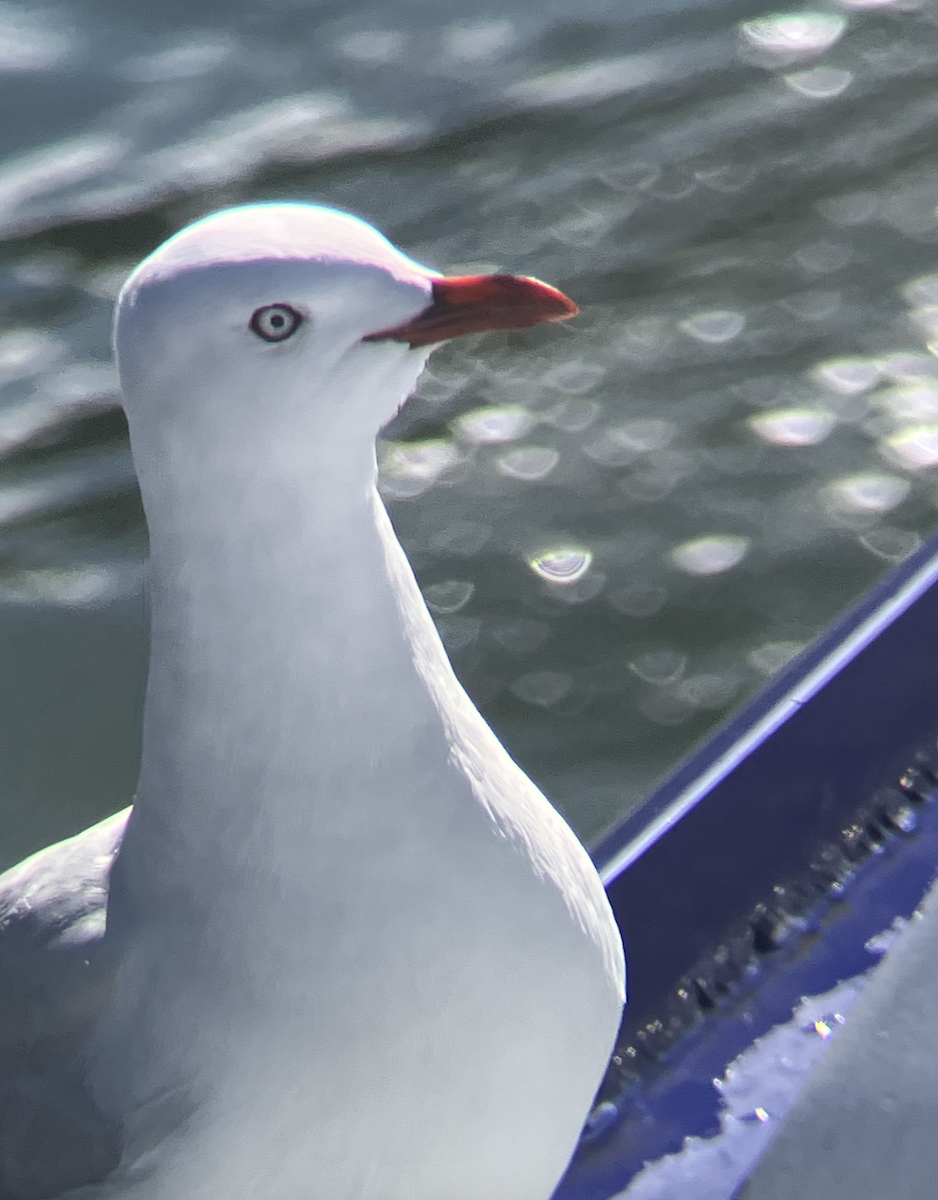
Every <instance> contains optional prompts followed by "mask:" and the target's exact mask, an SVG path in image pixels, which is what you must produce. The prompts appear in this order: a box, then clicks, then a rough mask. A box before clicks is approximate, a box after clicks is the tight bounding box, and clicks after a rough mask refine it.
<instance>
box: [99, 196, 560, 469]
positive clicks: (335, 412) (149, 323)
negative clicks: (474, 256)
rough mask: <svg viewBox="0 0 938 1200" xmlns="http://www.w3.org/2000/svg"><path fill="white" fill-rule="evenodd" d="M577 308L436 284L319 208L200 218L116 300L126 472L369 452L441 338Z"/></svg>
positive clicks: (483, 281) (516, 291)
mask: <svg viewBox="0 0 938 1200" xmlns="http://www.w3.org/2000/svg"><path fill="white" fill-rule="evenodd" d="M576 311H577V310H576V306H575V305H574V304H573V303H572V301H570V300H568V299H567V298H566V297H565V296H564V295H563V294H562V293H561V292H558V291H557V290H556V289H555V288H552V287H550V286H548V285H547V284H545V283H541V282H540V281H538V280H534V279H529V278H525V277H519V276H514V275H503V274H496V275H477V276H461V277H446V276H443V275H440V274H439V273H438V272H436V271H433V270H431V269H429V268H427V267H424V266H422V265H420V264H419V263H416V262H414V261H413V260H412V259H410V258H408V257H407V256H406V255H405V254H403V253H402V252H401V251H400V250H398V249H397V248H396V247H394V246H393V245H392V244H391V243H390V242H389V241H388V240H387V239H386V238H384V237H383V236H382V235H381V234H380V233H378V231H377V230H375V229H374V228H372V227H371V226H370V225H368V224H367V223H365V222H364V221H361V220H359V219H357V218H356V217H353V216H349V215H348V214H345V213H341V212H337V211H335V210H334V209H329V208H323V207H320V206H316V205H309V204H255V205H246V206H243V207H239V208H232V209H227V210H224V211H222V212H219V213H215V214H214V215H212V216H209V217H206V218H204V219H203V220H200V221H197V222H195V223H194V224H192V225H190V226H188V227H187V228H185V229H183V230H181V231H180V232H179V233H177V234H176V235H175V236H173V237H171V238H170V239H169V240H168V241H167V242H165V243H164V244H163V245H162V246H160V247H159V248H158V249H157V250H156V251H155V252H154V253H153V254H151V255H150V256H149V257H148V258H147V259H145V260H144V261H143V262H142V263H141V264H140V265H139V266H138V267H137V268H136V270H135V271H134V272H133V273H132V275H131V276H130V278H129V279H128V281H127V283H126V284H125V285H124V288H123V290H122V292H121V295H120V298H119V300H118V306H117V316H116V323H115V350H116V355H117V361H118V366H119V370H120V375H121V385H122V390H123V395H124V406H125V409H126V412H127V417H128V421H129V424H130V430H131V441H132V444H133V447H134V455H135V459H136V461H137V466H138V471H140V472H141V474H142V475H143V474H146V470H145V468H146V464H147V461H149V462H150V463H151V464H152V463H153V462H154V461H156V462H158V463H159V464H160V465H161V473H162V472H163V471H165V470H169V471H170V473H171V469H170V464H171V463H172V461H173V460H174V459H177V460H178V459H179V458H180V457H186V458H188V459H190V460H191V462H192V463H193V464H196V465H198V464H199V463H201V464H203V465H205V464H207V463H208V462H209V461H210V460H212V459H213V458H219V457H220V456H224V457H225V458H226V459H227V461H228V462H229V463H232V462H237V461H242V460H243V461H245V462H248V461H250V460H251V458H252V456H260V455H263V453H264V451H265V449H267V450H269V451H270V452H272V453H273V454H275V455H279V456H280V457H281V458H284V457H289V455H290V453H291V450H292V451H293V452H295V453H299V450H300V448H302V447H305V448H306V449H307V451H308V450H309V448H310V447H311V446H319V447H321V448H325V449H326V450H327V452H329V453H331V454H333V455H335V454H341V453H343V452H344V449H345V448H346V447H349V446H351V445H352V444H360V445H367V446H368V447H369V453H371V450H370V447H371V446H372V445H373V441H374V436H375V434H376V433H377V432H378V430H379V429H380V427H381V426H382V425H384V424H385V423H386V422H387V421H388V420H390V419H391V417H393V416H394V414H395V413H396V411H397V409H398V408H399V407H400V405H401V404H402V402H403V401H404V400H405V399H406V397H407V396H408V395H409V394H410V393H411V392H412V391H413V389H414V387H415V386H416V382H417V379H418V377H419V375H420V372H421V371H422V369H423V366H424V363H425V361H426V359H427V357H428V355H429V353H430V351H431V350H432V349H433V348H434V347H435V346H436V345H438V344H439V343H440V342H444V341H446V340H448V339H449V338H453V337H457V336H460V335H463V334H469V333H479V332H483V331H485V330H494V329H514V328H522V327H526V326H531V325H537V324H541V323H544V322H550V321H560V320H565V319H566V318H567V317H570V316H573V315H574V314H575V313H576ZM141 468H144V469H143V470H142V471H141ZM141 482H142V483H145V480H144V479H143V478H141Z"/></svg>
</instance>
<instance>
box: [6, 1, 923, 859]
mask: <svg viewBox="0 0 938 1200" xmlns="http://www.w3.org/2000/svg"><path fill="white" fill-rule="evenodd" d="M936 62H938V3H935V0H897V2H894V3H889V2H876V0H851V2H849V3H848V2H842V3H840V4H827V3H818V4H816V5H811V6H808V5H806V6H805V7H803V8H798V9H795V8H793V9H790V10H789V11H788V12H787V13H786V14H782V15H779V14H778V13H774V14H773V13H772V12H771V10H770V9H767V8H762V7H760V6H759V5H758V4H754V3H749V2H746V3H742V2H729V0H726V2H723V0H710V2H709V3H707V4H705V5H703V4H694V5H689V4H687V3H685V2H683V0H670V2H668V3H662V0H655V2H654V3H651V2H650V0H640V2H633V3H628V4H624V3H619V4H613V3H603V2H600V0H581V3H580V4H578V5H577V8H576V16H575V17H571V15H570V10H569V6H567V5H563V4H560V3H553V4H533V3H523V2H521V0H515V3H505V2H501V3H499V4H498V5H495V4H489V3H486V2H485V0H458V2H457V3H454V4H450V5H446V6H439V5H434V4H429V3H425V2H424V0H393V3H392V2H390V0H388V2H386V3H385V4H383V5H381V6H380V7H369V6H368V5H366V4H363V3H355V2H351V3H350V2H346V3H343V4H341V5H340V4H330V3H321V4H318V5H310V4H308V3H306V2H305V0H304V2H303V3H300V2H299V0H267V2H266V3H262V2H260V0H252V2H251V3H231V2H230V0H226V2H225V3H224V4H221V3H218V4H217V5H214V6H213V4H212V3H211V2H210V0H206V2H205V3H203V4H202V5H200V6H199V7H198V10H197V12H196V13H195V14H194V13H193V9H192V6H191V5H183V4H177V3H173V2H170V0H166V2H163V3H161V4H159V5H153V4H143V3H125V4H123V5H121V6H118V7H117V8H115V6H114V5H112V4H105V3H103V2H98V0H72V2H71V3H68V4H58V3H51V2H50V3H42V2H37V0H31V2H30V3H29V4H28V5H27V4H22V5H18V4H14V3H4V4H0V106H2V111H3V112H4V113H5V114H12V118H13V119H10V118H8V119H6V120H4V121H3V122H2V123H0V154H2V156H3V157H2V160H0V237H2V242H0V304H2V305H3V321H2V324H0V455H2V461H0V551H2V556H0V601H2V604H3V607H2V608H0V630H2V632H0V661H2V663H3V665H4V667H5V670H4V671H3V679H4V687H3V696H4V699H3V701H2V706H3V709H4V711H5V712H6V719H5V720H4V721H3V722H0V726H2V728H0V762H2V763H3V768H2V781H3V794H4V812H5V815H4V826H3V830H4V841H3V843H2V847H0V858H2V860H3V861H13V860H15V859H16V858H18V857H19V856H20V855H21V854H23V853H25V852H26V851H27V850H29V849H31V848H34V847H35V846H37V845H40V844H43V843H44V842H46V841H48V840H49V838H50V837H54V836H59V835H63V834H65V833H68V832H72V831H74V830H76V829H78V828H80V827H82V826H83V825H84V824H86V823H87V822H88V821H89V820H91V819H93V817H95V816H97V815H103V814H104V813H106V812H108V811H111V810H112V809H113V808H115V807H116V806H118V805H119V804H121V803H123V802H124V801H125V800H126V799H127V798H128V797H129V794H130V792H131V790H132V787H133V777H134V771H135V754H136V736H137V729H138V722H139V704H140V684H141V679H142V672H143V650H142V646H143V641H142V638H143V622H142V614H141V604H140V589H141V581H142V564H143V560H144V555H145V530H144V526H143V522H142V517H141V513H140V508H139V503H138V501H137V498H136V494H135V491H134V484H133V475H132V471H131V468H130V463H129V457H128V454H127V448H126V441H125V430H124V424H123V419H122V417H121V415H120V413H119V411H118V410H117V408H116V395H115V380H114V375H113V371H112V369H111V367H110V363H109V351H108V325H109V319H110V309H111V304H112V301H113V297H114V295H115V294H116V291H117V289H118V287H119V285H120V282H121V280H122V278H123V277H124V275H125V274H126V272H127V270H128V269H129V267H130V266H131V265H132V264H133V262H134V261H135V260H137V259H138V258H139V257H141V256H142V255H143V254H145V253H146V252H148V251H149V250H150V249H152V247H153V246H154V245H156V244H157V243H158V242H159V241H160V240H161V239H162V238H163V237H164V236H165V235H167V234H169V233H170V232H172V231H173V230H175V229H176V228H178V227H179V226H180V225H181V224H183V223H184V222H185V221H187V220H189V219H191V218H193V217H195V216H198V215H201V214H203V213H205V212H208V211H211V210H212V209H214V208H217V207H219V206H221V205H224V204H230V203H235V202H240V201H244V200H251V199H264V198H302V199H315V200H318V201H322V202H325V203H330V204H334V205H337V206H339V207H342V208H347V209H350V210H352V211H354V212H356V213H358V214H360V215H362V216H364V217H366V218H367V219H369V220H371V221H373V222H374V223H375V224H377V225H378V226H379V227H380V228H381V229H383V230H384V231H385V232H386V233H388V235H389V236H390V237H391V238H392V239H393V240H394V241H396V242H397V243H398V244H400V245H401V246H402V247H403V248H404V249H406V250H407V251H408V252H409V253H410V254H412V255H413V256H414V257H416V258H418V259H421V260H423V261H426V262H428V263H430V264H432V265H434V266H438V267H440V268H441V269H445V270H452V271H457V272H466V271H471V270H478V269H486V268H506V269H511V270H515V271H520V272H523V273H531V274H537V275H540V276H542V277H544V278H545V279H548V280H550V281H551V282H553V283H555V284H557V285H559V286H561V287H563V288H564V290H566V291H567V292H569V294H571V295H572V296H573V297H574V298H575V299H576V300H577V301H578V303H580V305H581V307H582V315H581V317H580V318H579V319H578V320H576V321H573V322H570V323H568V324H566V325H564V326H562V327H554V328H549V329H543V330H534V331H528V332H524V333H514V334H499V335H492V336H489V337H486V338H484V339H483V338H478V339H471V340H467V341H465V342H462V343H454V344H453V345H451V346H448V347H446V348H445V349H443V350H441V351H440V352H438V353H437V354H436V355H435V356H434V358H433V360H432V364H431V369H430V371H429V372H428V374H427V376H426V377H425V379H424V381H423V384H422V387H421V390H420V394H419V395H418V397H417V398H415V400H414V401H413V402H412V403H411V404H410V405H408V406H407V408H406V409H405V411H404V412H403V413H402V414H401V417H400V418H399V419H398V420H397V422H396V423H395V425H394V426H393V428H391V429H389V430H388V431H387V437H386V441H385V443H384V445H383V446H382V448H381V461H382V465H383V489H384V492H385V496H386V499H387V501H388V503H389V507H390V510H391V513H392V517H393V520H394V522H395V524H396V526H397V528H398V530H399V532H400V534H401V537H402V540H403V541H404V544H405V547H406V549H407V551H408V553H409V555H410V557H411V559H412V561H413V562H414V564H415V567H416V569H417V572H418V575H419V577H420V580H421V583H422V584H423V586H424V587H425V589H426V594H427V598H428V601H429V602H430V604H431V607H432V609H433V611H434V613H435V615H436V617H437V620H438V622H439V624H440V627H441V630H442V633H443V636H444V638H445V640H446V642H447V644H448V646H449V648H450V651H451V653H452V655H453V658H454V661H455V663H456V666H457V668H458V670H459V672H460V674H461V676H462V677H463V679H464V681H465V682H466V684H467V686H468V687H469V689H470V691H471V692H472V693H473V695H474V696H475V697H476V699H477V701H478V702H479V703H480V705H481V706H482V707H483V708H484V710H485V712H486V714H487V716H488V717H489V719H490V720H491V721H492V723H493V724H494V725H495V727H496V728H497V729H498V730H499V732H500V734H501V735H502V736H503V738H504V739H505V741H506V742H507V744H508V745H509V746H510V747H511V748H512V750H513V752H514V753H515V754H516V756H517V757H518V758H519V760H520V761H521V762H522V764H523V765H524V766H525V767H526V768H527V769H528V770H529V771H530V772H531V773H532V774H533V775H534V776H535V777H536V778H537V779H538V780H539V782H541V784H542V785H543V786H544V787H545V788H546V790H547V791H548V792H549V793H550V794H551V795H552V796H554V797H555V798H556V799H557V800H558V801H559V802H560V803H561V805H562V806H563V808H564V809H565V811H566V812H567V813H568V815H569V816H570V818H571V819H572V821H573V822H574V824H575V825H576V826H577V827H578V828H579V829H580V830H581V832H582V833H583V834H584V836H587V837H592V836H595V835H596V834H597V833H598V832H599V831H600V830H601V829H602V828H603V827H605V826H606V825H607V824H608V823H609V822H610V821H611V820H613V819H614V818H615V817H616V816H617V815H619V814H620V813H622V812H624V811H626V810H627V809H628V808H629V807H631V806H633V805H634V804H635V803H636V802H637V801H638V800H639V798H640V797H641V795H642V794H643V792H644V791H645V790H646V789H647V787H648V786H649V785H650V783H651V781H652V780H653V779H654V778H655V777H656V776H657V775H659V774H660V773H661V772H662V771H664V770H665V769H667V767H668V766H669V765H671V764H672V763H673V762H674V761H675V760H676V759H677V758H678V757H679V756H680V755H681V754H682V753H684V752H686V750H687V749H689V747H690V746H691V745H692V744H693V743H694V742H695V741H696V740H697V739H699V738H700V737H701V736H702V735H703V734H704V733H705V732H706V731H707V730H708V729H709V728H711V727H712V726H713V724H714V723H715V722H717V721H719V720H720V719H721V718H722V717H724V716H725V715H726V714H727V713H728V712H729V711H731V710H732V708H733V706H735V705H738V704H740V703H741V702H743V701H744V700H745V699H746V697H747V696H749V695H750V694H751V693H752V692H753V690H754V689H755V688H757V687H758V686H759V685H760V683H761V682H763V681H764V680H765V679H766V678H767V677H769V676H770V675H771V674H772V673H773V672H774V671H776V670H778V669H779V668H780V667H781V666H782V665H784V663H785V662H787V661H788V660H789V659H790V658H791V657H792V655H794V654H795V653H797V651H798V649H799V648H800V647H801V646H802V645H803V644H804V643H805V642H806V641H807V640H808V639H809V638H810V637H811V636H812V635H813V634H814V633H815V632H816V631H817V630H818V629H820V628H821V627H822V626H823V625H824V624H825V623H826V622H827V621H829V620H830V619H831V617H832V616H833V615H834V614H835V613H836V612H837V611H838V610H839V609H841V608H842V607H843V606H844V605H845V604H846V603H847V602H849V601H850V599H852V598H853V597H854V596H855V595H856V594H857V593H858V592H860V591H861V590H862V589H863V588H864V587H866V586H868V585H869V584H870V583H871V582H872V581H873V580H874V579H875V578H877V576H879V575H880V574H881V573H882V571H883V570H884V569H886V568H887V567H889V566H890V565H891V564H892V563H894V562H897V561H900V560H901V559H902V558H903V557H905V556H906V555H907V554H909V553H910V552H911V551H912V550H913V549H914V548H915V547H916V546H917V545H918V544H919V542H920V540H921V538H922V537H923V536H924V535H925V534H927V533H928V531H929V530H930V529H932V527H933V526H934V524H935V510H936V505H938V486H936V475H935V471H936V467H938V359H936V358H935V357H934V356H933V354H932V353H931V352H930V351H929V343H930V341H931V340H932V339H933V338H934V337H935V336H936V333H938V255H936V252H935V246H936V240H938V218H936V212H935V206H936V204H938V150H936V149H935V147H936V145H938V140H936V138H935V130H934V126H935V123H936V118H938V100H936V98H935V97H936V95H938V92H936V89H935V74H936V68H935V65H934V64H935V63H936Z"/></svg>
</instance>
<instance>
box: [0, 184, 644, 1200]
mask: <svg viewBox="0 0 938 1200" xmlns="http://www.w3.org/2000/svg"><path fill="white" fill-rule="evenodd" d="M575 311H576V309H575V306H574V305H573V304H572V303H571V302H570V301H569V300H567V298H566V297H565V296H563V295H562V294H561V293H560V292H558V291H556V290H555V289H554V288H551V287H548V286H547V285H546V284H544V283H540V282H538V281H537V280H533V279H528V278H519V277H516V276H511V275H487V276H472V277H459V278H446V277H443V276H440V275H439V274H437V273H436V272H434V271H431V270H429V269H427V268H426V267H423V266H420V265H419V264H418V263H415V262H413V261H412V260H411V259H409V258H408V257H406V256H405V255H404V254H403V253H401V252H400V251H399V250H397V249H396V248H395V247H394V246H392V245H391V244H390V243H389V242H388V241H386V240H385V239H384V238H383V237H382V236H381V235H380V234H379V233H378V232H377V231H376V230H374V229H373V228H372V227H371V226H369V225H367V224H365V223H364V222H362V221H360V220H358V219H356V218H354V217H351V216H347V215H345V214H343V213H340V212H336V211H334V210H332V209H328V208H320V207H316V206H313V205H305V204H259V205H249V206H246V207H241V208H234V209H229V210H226V211H223V212H220V213H217V214H215V215H214V216H210V217H207V218H205V219H204V220H201V221H198V222H196V223H195V224H194V225H191V226H189V227H188V228H186V229H184V230H182V232H180V233H178V234H176V235H175V236H174V237H172V238H170V239H169V241H167V242H166V243H165V244H164V245H163V246H161V247H160V248H159V249H158V250H156V251H155V253H153V254H152V255H151V256H150V257H149V258H147V259H146V260H145V261H144V262H143V263H141V265H140V266H139V267H137V269H136V270H135V271H134V273H133V274H132V275H131V276H130V279H129V280H128V281H127V283H126V285H125V287H124V289H123V291H122V293H121V295H120V298H119V301H118V305H117V316H116V326H115V347H116V355H117V360H118V365H119V369H120V377H121V386H122V391H123V398H124V405H125V408H126V412H127V419H128V422H129V426H130V440H131V446H132V449H133V457H134V463H135V466H136V470H137V475H138V478H139V481H140V489H141V491H142V494H143V502H144V507H145V510H146V516H147V523H148V526H149V533H150V582H149V598H150V608H151V621H152V628H151V656H150V674H149V681H148V685H147V693H146V711H145V719H144V731H143V757H142V767H141V773H140V781H139V786H138V789H137V794H136V799H135V803H134V807H133V810H132V812H130V815H129V816H128V813H127V812H124V813H119V814H117V815H116V816H114V817H111V818H109V819H108V820H106V821H103V822H102V823H101V824H99V825H96V826H94V827H93V828H92V829H89V830H87V831H86V832H85V833H82V834H80V835H79V836H78V837H75V838H72V839H70V840H69V841H66V842H62V843H60V844H59V845H56V846H52V847H51V848H49V849H47V850H43V851H41V852H40V853H38V854H36V855H34V856H33V857H31V858H29V859H27V860H26V861H25V862H23V863H21V864H20V865H19V866H17V867H14V868H13V869H12V870H10V871H8V872H7V873H6V874H5V875H4V876H2V877H0V1198H2V1200H40V1198H43V1197H53V1196H54V1197H68V1198H69V1200H78V1198H79V1197H80V1198H82V1200H85V1198H88V1200H92V1198H93V1200H106V1198H107V1200H110V1198H112V1197H113V1198H118V1197H119V1198H126V1200H548V1198H549V1197H550V1195H551V1192H552V1191H553V1189H554V1187H555V1185H556V1184H557V1182H558V1180H559V1178H560V1177H561V1175H562V1173H563V1171H564V1169H565V1167H566V1165H567V1163H568V1161H569V1159H570V1156H571V1154H572V1153H573V1150H574V1148H575V1146H576V1143H577V1138H578V1135H579V1133H580V1129H581V1126H582V1123H583V1120H584V1118H585V1116H586V1114H587V1112H588V1110H589V1107H590V1104H591V1101H592V1099H593V1095H594V1092H595V1090H596V1088H597V1086H598V1085H599V1083H600V1081H601V1078H602V1075H603V1071H604V1069H605V1067H606V1063H607V1060H608V1057H609V1054H610V1052H611V1049H612V1045H613V1041H614V1038H615V1035H616V1031H617V1028H618V1024H619V1019H620V1015H621V1007H622V1002H623V991H624V962H623V957H622V946H621V942H620V939H619V934H618V931H617V928H616V924H615V921H614V920H613V917H612V913H611V911H610V909H609V905H608V903H607V900H606V896H605V893H604V891H603V888H602V885H601V883H600V881H599V878H598V877H597V874H596V871H595V870H594V868H593V866H592V864H591V862H590V860H589V858H588V856H587V854H586V851H585V850H584V849H583V847H582V846H581V845H580V843H579V842H578V840H577V838H576V837H575V836H574V834H573V833H572V831H571V830H570V828H569V827H568V826H567V824H566V823H565V822H564V820H563V819H562V818H561V817H560V816H559V815H558V813H557V812H556V811H555V810H554V809H553V808H552V807H551V805H550V804H549V803H548V801H547V800H546V799H545V798H544V796H543V795H542V794H541V792H540V791H539V790H538V789H537V788H536V787H535V785H534V784H533V783H532V782H531V780H530V779H528V778H527V776H526V775H525V774H524V773H523V772H522V771H521V770H520V769H519V768H518V767H517V766H516V765H515V763H514V762H513V761H512V760H511V758H510V757H509V755H508V754H507V752H506V751H505V749H504V748H503V747H502V745H501V744H500V743H499V741H498V740H497V739H496V737H495V735H494V734H493V733H492V731H491V730H490V729H489V727H488V726H487V725H486V724H485V722H484V721H483V719H482V717H481V716H480V714H479V713H478V711H477V710H476V709H475V707H474V706H473V704H472V702H471V701H470V699H469V697H468V696H467V695H466V693H465V692H464V691H463V689H462V687H461V686H460V684H459V682H458V681H457V679H456V677H455V675H454V674H453V671H452V668H451V666H450V663H449V661H448V659H447V657H446V654H445V653H444V650H443V647H442V645H441V643H440V641H439V638H438V637H437V634H436V631H435V629H434V626H433V623H432V621H431V619H430V616H429V614H428V612H427V610H426V608H425V606H424V603H423V601H422V599H421V596H420V592H419V591H418V588H417V585H416V582H415V580H414V576H413V574H412V572H411V569H410V566H409V564H408V562H407V560H406V558H405V557H404V553H403V551H402V550H401V547H400V545H399V544H398V542H397V539H396V537H395V535H394V532H393V530H392V528H391V525H390V522H389V520H388V517H387V514H386V512H385V510H384V507H383V506H382V504H381V502H380V500H379V499H378V496H377V493H376V490H375V479H376V466H375V435H376V434H377V432H378V430H379V429H380V428H381V426H382V425H384V424H385V423H386V422H387V421H389V420H390V418H391V417H393V416H394V414H395V413H396V412H397V410H398V408H399V407H400V405H401V403H402V402H403V401H404V400H405V399H406V397H407V396H408V395H409V393H410V392H411V391H412V390H413V389H414V386H415V384H416V381H417V378H418V376H419V375H420V372H421V370H422V368H423V366H424V363H425V361H426V359H427V356H428V354H429V353H430V351H431V350H432V349H433V347H434V346H435V345H436V344H437V343H439V342H441V341H444V340H445V339H447V338H451V337H455V336H457V335H459V334H464V333H474V332H479V331H483V330H488V329H509V328H517V327H521V326H527V325H536V324H539V323H541V322H545V321H556V320H563V319H564V318H565V317H567V316H571V315H573V313H575Z"/></svg>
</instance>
